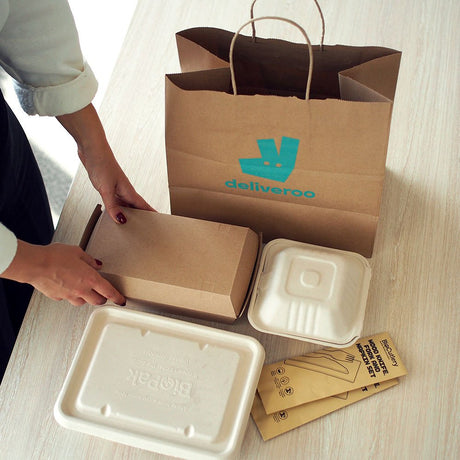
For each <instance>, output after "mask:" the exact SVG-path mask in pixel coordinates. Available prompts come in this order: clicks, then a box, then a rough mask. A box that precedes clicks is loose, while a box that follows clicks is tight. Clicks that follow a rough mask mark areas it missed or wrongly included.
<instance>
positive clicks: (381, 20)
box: [0, 0, 460, 460]
mask: <svg viewBox="0 0 460 460" xmlns="http://www.w3.org/2000/svg"><path fill="white" fill-rule="evenodd" d="M250 4H251V0H235V1H231V2H229V1H222V0H169V1H160V0H140V1H139V3H138V7H137V10H136V12H135V15H134V18H133V22H132V24H131V27H130V29H129V32H128V35H127V37H126V40H125V43H124V46H123V48H122V51H121V54H120V57H119V60H118V63H117V65H116V68H115V71H114V74H113V77H112V80H111V82H110V85H109V90H108V92H107V94H106V97H105V100H104V102H103V104H102V107H101V117H102V119H103V122H104V125H105V127H106V130H107V135H108V137H109V140H110V142H111V144H112V146H113V149H114V151H115V152H116V154H117V156H118V158H119V161H120V163H121V164H122V166H123V167H124V169H125V171H126V172H127V174H128V175H129V177H130V178H131V179H132V182H133V183H134V185H135V186H136V188H137V189H138V191H139V192H141V193H142V194H143V195H144V197H145V198H146V199H148V200H149V201H150V202H151V203H152V204H153V205H154V206H155V207H156V208H157V209H158V210H160V211H168V209H169V204H168V193H167V176H166V163H165V148H164V74H165V73H173V72H178V71H179V63H178V58H177V52H176V47H175V46H176V45H175V38H174V33H175V32H176V31H179V30H182V29H185V28H189V27H194V26H205V25H208V26H213V27H221V28H224V29H227V30H236V29H237V28H238V26H239V25H241V24H242V23H244V22H245V21H246V20H247V18H248V16H249V8H250ZM321 4H322V7H323V13H324V16H325V19H326V40H325V42H326V43H327V44H335V43H341V44H350V45H380V46H386V47H390V48H394V49H398V50H401V51H402V52H403V55H402V56H403V57H402V62H401V69H400V74H399V81H398V87H397V94H396V98H395V104H394V111H393V120H392V127H391V135H390V142H389V147H388V159H387V176H386V180H385V188H384V196H383V202H382V209H381V221H380V224H379V228H378V233H377V240H376V246H375V252H374V256H373V258H372V260H371V265H372V269H373V278H372V281H371V288H370V296H369V300H368V305H367V312H366V318H365V322H364V330H363V335H370V334H373V333H377V332H381V331H388V332H389V333H390V334H391V336H392V338H393V340H394V341H395V343H396V345H397V348H398V350H399V352H400V354H401V356H402V358H403V361H404V363H405V364H406V366H407V368H408V370H409V375H408V376H407V377H405V378H403V379H401V383H400V385H399V386H396V387H394V388H391V389H389V390H387V391H385V392H383V393H381V394H378V395H376V396H373V397H372V398H369V399H367V400H364V401H361V402H358V403H356V404H354V405H352V406H349V407H347V408H344V409H342V410H340V411H337V412H335V413H333V414H330V415H328V416H325V417H323V418H321V419H319V420H316V421H314V422H311V423H309V424H307V425H305V426H303V427H301V428H298V429H296V430H294V431H292V432H290V433H287V434H285V435H281V436H279V437H277V438H275V439H273V440H271V441H268V442H263V441H262V439H261V437H260V435H259V433H258V431H257V428H256V426H255V424H254V423H253V421H252V419H251V420H250V421H249V424H248V428H247V433H246V435H245V438H244V441H243V446H242V450H241V456H240V458H242V459H256V458H257V459H268V458H269V459H304V458H314V459H334V458H341V459H370V458H372V459H427V460H428V459H454V458H458V452H460V445H459V439H458V437H459V434H458V426H459V417H458V387H459V379H458V376H459V373H458V353H459V351H460V350H459V338H458V337H459V314H458V312H459V271H460V266H459V250H458V249H459V224H460V222H459V209H460V206H459V204H460V203H459V201H460V200H459V194H460V190H459V185H458V171H459V149H458V143H459V131H458V130H459V125H460V120H459V108H460V107H459V85H458V79H459V73H458V62H459V58H460V49H459V48H460V46H459V43H460V36H459V32H458V31H459V26H460V9H459V4H458V2H457V1H456V0H452V1H448V0H444V1H442V0H440V1H438V2H433V1H430V0H406V1H404V2H401V1H396V0H387V1H385V2H376V1H374V0H341V1H337V0H335V1H334V0H322V1H321ZM114 8H116V2H114ZM264 14H277V15H281V16H284V17H288V18H291V19H294V20H296V21H298V22H299V23H300V24H301V25H302V26H303V27H304V28H305V29H306V30H307V31H308V32H309V34H310V37H312V41H313V42H315V43H317V42H318V41H319V37H320V33H321V27H320V21H319V18H318V16H317V12H316V10H315V7H314V4H313V2H311V1H301V0H286V1H282V2H281V1H276V0H259V2H258V3H257V5H256V7H255V15H256V16H260V15H264ZM258 32H260V35H262V36H269V35H273V36H277V37H280V38H285V39H292V40H294V41H300V39H299V37H298V36H297V35H296V33H297V31H295V30H290V28H289V27H288V26H286V25H285V24H278V23H273V24H262V23H261V24H260V26H259V27H258ZM247 33H249V31H247ZM97 202H98V197H97V195H96V193H95V192H94V191H93V190H92V188H91V186H90V184H89V181H88V179H87V177H86V173H84V171H82V170H80V171H79V172H78V174H77V177H76V179H75V181H74V184H73V186H72V190H71V192H70V195H69V197H68V199H67V202H66V204H65V207H64V210H63V213H62V217H61V220H60V223H59V226H58V229H57V231H56V236H55V240H56V241H62V242H67V243H78V242H79V239H80V236H81V233H82V231H83V228H84V225H85V222H86V219H87V218H88V217H89V215H90V213H91V210H92V209H93V207H94V204H95V203H97ZM122 257H123V255H122V254H120V258H121V259H122ZM92 311H93V307H89V306H85V307H82V308H75V307H72V306H71V305H70V304H67V303H64V302H55V301H51V300H49V299H47V298H45V297H44V296H42V295H40V294H37V293H35V294H34V297H33V299H32V302H31V304H30V307H29V310H28V313H27V315H26V318H25V321H24V324H23V327H22V329H21V332H20V335H19V338H18V342H17V344H16V347H15V350H14V353H13V355H12V358H11V361H10V364H9V367H8V369H7V372H6V374H5V378H4V380H3V384H2V386H1V389H0V430H1V432H0V458H4V459H21V460H22V459H24V460H26V459H27V460H29V459H59V460H61V459H131V460H133V459H154V458H163V457H162V456H160V455H157V454H153V453H150V452H146V451H143V450H140V449H136V448H131V447H128V446H123V445H121V444H115V443H112V442H109V441H105V440H102V439H99V438H96V437H92V436H88V435H84V434H79V433H77V432H74V431H71V430H67V429H64V428H62V427H61V426H59V425H58V424H57V422H56V421H55V420H54V418H53V405H54V402H55V401H56V398H57V395H58V392H59V390H60V388H61V386H62V383H63V381H64V378H65V375H66V373H67V371H68V369H69V366H70V363H71V360H72V358H73V355H74V353H75V350H76V347H77V345H78V343H79V341H80V338H81V334H82V331H83V329H84V327H85V325H86V321H87V319H88V317H89V315H90V313H91V312H92ZM205 324H212V323H205ZM213 325H214V326H216V327H221V328H225V329H230V330H235V331H238V332H243V333H246V334H250V335H252V336H254V337H256V338H258V339H259V340H260V342H261V343H262V344H263V346H264V347H265V349H266V352H267V358H266V360H267V362H273V361H275V360H277V359H282V358H286V357H289V356H293V355H295V354H298V353H305V352H309V351H312V350H315V349H317V348H318V347H317V346H314V345H311V344H306V343H302V342H298V341H293V340H288V339H283V338H280V337H275V336H270V335H264V334H259V333H257V332H256V331H254V330H253V329H252V328H251V327H250V326H249V324H248V322H247V320H246V319H242V320H240V321H239V322H238V323H237V324H236V325H234V326H222V325H218V324H213Z"/></svg>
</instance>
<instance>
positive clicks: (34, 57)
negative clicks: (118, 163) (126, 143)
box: [0, 0, 97, 116]
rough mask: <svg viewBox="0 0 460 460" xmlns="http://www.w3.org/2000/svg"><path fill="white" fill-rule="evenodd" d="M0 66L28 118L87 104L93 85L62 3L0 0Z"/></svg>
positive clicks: (57, 0)
mask: <svg viewBox="0 0 460 460" xmlns="http://www.w3.org/2000/svg"><path fill="white" fill-rule="evenodd" d="M0 3H1V5H0V14H1V15H2V16H3V18H0V19H2V20H1V21H0V27H1V24H2V23H3V24H4V25H3V28H2V29H1V31H0V64H1V66H2V67H3V68H4V69H5V70H6V71H7V72H8V73H9V74H10V75H11V76H12V77H13V78H14V80H15V89H16V92H17V94H18V97H19V101H20V103H21V106H22V108H23V109H24V111H25V112H27V113H28V114H30V115H35V114H38V115H50V116H56V115H63V114H65V113H73V112H76V111H77V110H80V109H82V108H83V107H85V106H86V105H88V104H89V103H90V102H91V101H92V99H93V98H94V96H95V94H96V91H97V81H96V78H95V77H94V74H93V72H92V70H91V68H90V67H89V65H88V64H87V63H85V62H84V60H83V56H82V53H81V49H80V44H79V40H78V33H77V30H76V26H75V22H74V19H73V16H72V12H71V10H70V7H69V4H68V3H67V0H33V1H30V0H9V1H8V0H0Z"/></svg>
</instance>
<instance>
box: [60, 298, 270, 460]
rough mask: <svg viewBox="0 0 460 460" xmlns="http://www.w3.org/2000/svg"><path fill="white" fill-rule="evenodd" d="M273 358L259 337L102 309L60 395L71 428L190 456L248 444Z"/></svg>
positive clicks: (228, 453)
mask: <svg viewBox="0 0 460 460" xmlns="http://www.w3.org/2000/svg"><path fill="white" fill-rule="evenodd" d="M263 360H264V350H263V348H262V346H261V345H260V344H259V342H257V341H256V340H255V339H253V338H251V337H247V336H243V335H239V334H235V333H231V332H227V331H221V330H218V329H212V328H209V327H205V326H200V325H196V324H192V323H187V322H184V321H179V320H175V319H170V318H164V317H159V316H155V315H152V314H147V313H140V312H135V311H130V310H127V309H122V308H117V307H111V306H109V307H102V308H98V309H96V310H95V311H94V312H93V313H92V315H91V317H90V319H89V321H88V324H87V326H86V329H85V332H84V335H83V337H82V340H81V343H80V345H79V348H78V350H77V353H76V355H75V358H74V361H73V363H72V366H71V368H70V370H69V373H68V375H67V378H66V380H65V382H64V385H63V388H62V390H61V393H60V395H59V397H58V400H57V402H56V405H55V410H54V413H55V417H56V420H57V421H58V422H59V423H60V424H61V425H63V426H64V427H66V428H70V429H74V430H77V431H81V432H85V433H88V434H91V435H96V436H100V437H103V438H106V439H109V440H112V441H115V442H120V443H124V444H128V445H132V446H136V447H140V448H143V449H146V450H151V451H155V452H160V453H164V454H168V455H174V456H179V457H186V458H230V457H232V456H233V455H234V454H235V453H236V452H237V451H238V449H239V447H240V444H241V441H242V438H243V436H244V432H245V427H246V424H247V420H248V417H249V412H250V409H251V406H252V402H253V398H254V394H255V391H256V386H257V382H258V379H259V375H260V371H261V368H262V364H263Z"/></svg>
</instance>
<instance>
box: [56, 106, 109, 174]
mask: <svg viewBox="0 0 460 460" xmlns="http://www.w3.org/2000/svg"><path fill="white" fill-rule="evenodd" d="M56 118H57V120H58V121H59V123H61V125H62V126H63V127H64V128H65V129H66V131H67V132H68V133H69V134H70V135H71V136H72V137H73V138H74V139H75V142H76V143H77V147H78V155H79V157H80V159H81V161H82V163H83V165H84V166H85V168H87V164H88V162H91V161H97V160H98V159H99V161H100V160H102V159H103V158H107V157H108V158H109V159H110V160H114V156H113V153H112V150H111V149H110V147H109V145H108V142H107V138H106V135H105V131H104V128H103V126H102V123H101V120H100V118H99V115H98V114H97V112H96V109H95V108H94V106H93V104H89V105H87V106H86V107H84V108H83V109H81V110H78V111H77V112H74V113H69V114H66V115H60V116H57V117H56Z"/></svg>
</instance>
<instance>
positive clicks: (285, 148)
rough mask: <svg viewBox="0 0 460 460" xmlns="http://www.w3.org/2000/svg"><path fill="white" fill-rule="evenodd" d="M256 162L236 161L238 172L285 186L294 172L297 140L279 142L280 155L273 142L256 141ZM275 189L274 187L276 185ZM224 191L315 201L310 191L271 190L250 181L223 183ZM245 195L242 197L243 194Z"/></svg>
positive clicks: (278, 188) (245, 159)
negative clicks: (239, 167) (257, 154)
mask: <svg viewBox="0 0 460 460" xmlns="http://www.w3.org/2000/svg"><path fill="white" fill-rule="evenodd" d="M257 144H258V145H259V150H260V158H240V159H239V162H240V166H241V171H242V172H243V173H244V174H250V175H251V176H256V177H263V178H264V179H271V180H274V181H277V182H286V181H287V179H288V177H289V176H290V174H291V173H292V171H293V170H294V166H295V161H296V158H297V151H298V149H299V139H294V138H293V137H285V136H283V137H282V138H281V146H280V151H279V152H278V150H277V148H276V144H275V140H274V139H258V140H257ZM276 185H278V184H276ZM225 187H227V188H230V189H234V190H235V191H238V190H244V191H246V190H247V192H254V193H258V194H259V193H267V194H269V195H270V194H271V193H273V194H275V195H286V196H294V197H303V198H315V196H316V193H315V192H313V191H312V190H298V189H296V188H294V189H291V188H285V187H281V186H278V187H272V186H271V185H269V184H262V183H260V184H259V182H253V181H250V182H249V183H247V182H239V181H237V180H236V179H230V180H227V181H225ZM247 192H245V193H247Z"/></svg>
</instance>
